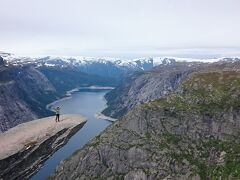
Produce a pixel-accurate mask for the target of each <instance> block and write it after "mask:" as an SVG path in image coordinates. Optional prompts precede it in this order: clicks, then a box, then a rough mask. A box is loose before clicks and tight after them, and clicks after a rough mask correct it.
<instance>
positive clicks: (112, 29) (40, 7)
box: [0, 0, 240, 56]
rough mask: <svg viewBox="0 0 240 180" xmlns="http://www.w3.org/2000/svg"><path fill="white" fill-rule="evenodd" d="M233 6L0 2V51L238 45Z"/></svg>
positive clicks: (239, 26) (155, 0) (137, 0)
mask: <svg viewBox="0 0 240 180" xmlns="http://www.w3.org/2000/svg"><path fill="white" fill-rule="evenodd" d="M239 7H240V1H239V0H196V1H192V0H41V1H37V0H7V1H5V0H0V26H1V27H0V39H1V45H0V50H4V51H11V52H16V53H19V54H52V53H56V54H65V55H71V54H74V55H76V54H77V53H82V54H88V55H90V56H91V55H92V54H96V53H97V54H101V52H105V53H107V52H109V53H112V52H117V53H118V54H120V53H124V52H125V53H127V54H129V53H130V54H131V51H132V52H135V53H137V52H138V53H142V52H143V51H149V52H148V54H150V53H151V51H152V50H151V49H155V50H154V51H156V49H157V50H161V49H162V48H173V49H174V48H176V47H177V48H186V47H238V46H240V23H239V18H240V11H239ZM146 47H147V48H146Z"/></svg>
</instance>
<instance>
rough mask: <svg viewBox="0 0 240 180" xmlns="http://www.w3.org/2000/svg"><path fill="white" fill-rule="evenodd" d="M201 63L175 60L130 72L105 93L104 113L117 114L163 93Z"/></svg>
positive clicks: (170, 89) (119, 115)
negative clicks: (123, 79)
mask: <svg viewBox="0 0 240 180" xmlns="http://www.w3.org/2000/svg"><path fill="white" fill-rule="evenodd" d="M202 65H203V63H191V62H175V63H170V64H167V65H164V64H162V65H159V66H157V67H155V68H153V69H151V70H149V71H144V72H139V73H135V74H134V75H131V76H129V77H128V78H126V79H125V81H124V82H122V83H121V84H120V85H119V86H117V87H116V88H115V89H114V90H112V91H110V92H109V93H107V94H106V95H105V98H106V100H107V105H108V107H107V108H106V109H105V110H104V111H103V114H105V115H107V116H111V117H113V118H119V117H121V116H123V115H124V114H125V113H127V112H128V111H129V110H130V109H132V108H133V107H135V106H137V105H139V104H142V103H146V102H149V101H152V100H155V99H158V98H160V97H162V96H165V95H167V94H169V93H171V92H173V91H174V90H176V89H177V87H178V85H179V84H180V82H181V81H182V80H184V79H185V78H186V77H187V75H188V74H189V73H191V72H193V71H194V70H195V69H199V68H200V66H202Z"/></svg>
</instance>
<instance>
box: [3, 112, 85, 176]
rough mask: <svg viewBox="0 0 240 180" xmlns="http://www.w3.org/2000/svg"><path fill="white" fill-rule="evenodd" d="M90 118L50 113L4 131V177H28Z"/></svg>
mask: <svg viewBox="0 0 240 180" xmlns="http://www.w3.org/2000/svg"><path fill="white" fill-rule="evenodd" d="M85 122H86V119H85V118H84V117H82V116H80V115H69V114H68V115H62V116H61V118H60V122H55V117H54V116H51V117H47V118H42V119H38V120H34V121H30V122H27V123H23V124H20V125H18V126H16V127H14V128H11V129H9V130H8V131H6V132H4V133H2V134H0V147H1V148H0V179H1V178H2V179H16V178H21V177H22V178H28V177H30V176H31V175H32V174H33V173H34V172H35V171H36V170H37V169H39V168H40V167H41V164H42V163H43V162H44V161H45V160H46V159H47V158H48V157H49V156H51V155H52V154H53V153H54V152H55V151H56V150H57V149H59V148H60V147H61V146H63V145H64V144H66V143H67V141H68V140H69V138H70V137H71V136H72V135H74V134H75V133H76V132H77V131H78V130H79V129H80V128H81V127H82V126H83V125H84V124H85Z"/></svg>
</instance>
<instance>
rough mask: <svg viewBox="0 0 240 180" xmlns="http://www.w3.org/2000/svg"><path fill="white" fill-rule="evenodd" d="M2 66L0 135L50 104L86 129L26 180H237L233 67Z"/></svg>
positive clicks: (55, 62)
mask: <svg viewBox="0 0 240 180" xmlns="http://www.w3.org/2000/svg"><path fill="white" fill-rule="evenodd" d="M7 56H9V55H7ZM10 57H11V55H10ZM10 57H8V58H5V59H3V61H2V63H1V65H0V75H1V76H0V82H1V84H0V92H1V95H0V98H1V101H0V107H1V108H0V110H2V113H1V114H0V115H1V117H2V118H1V119H0V120H1V121H0V122H1V131H2V132H5V131H6V130H8V129H10V131H11V128H12V127H14V126H17V125H18V124H21V123H26V122H28V121H32V120H33V119H37V118H40V117H45V116H49V115H52V114H53V113H52V111H51V107H55V106H57V105H60V106H62V113H64V114H65V113H67V114H81V115H83V116H85V117H86V118H87V120H88V121H87V123H86V124H85V125H84V126H83V127H82V128H81V130H78V131H76V132H74V134H72V135H71V136H72V137H71V138H67V140H66V141H65V143H64V144H66V145H65V146H63V147H62V148H60V149H59V150H58V149H56V151H54V152H55V153H54V154H53V153H50V154H51V156H49V155H48V158H46V159H45V160H46V161H45V163H43V162H41V163H40V164H41V165H39V166H38V168H37V169H35V171H34V173H36V172H37V171H38V172H37V173H36V174H35V175H33V174H34V173H30V176H29V177H31V176H32V175H33V176H32V177H31V178H32V179H36V180H37V179H46V178H48V177H49V176H50V179H77V178H80V179H94V178H98V177H102V178H104V179H119V178H120V179H126V180H128V179H129V180H130V179H138V178H142V179H164V178H170V179H208V178H210V179H215V178H218V177H221V178H223V179H228V178H238V177H239V174H240V173H238V171H239V172H240V169H239V166H238V164H239V163H240V161H239V159H238V156H239V152H238V149H239V147H238V146H237V144H238V143H239V142H238V135H239V134H240V131H239V124H240V120H239V107H240V105H239V102H238V100H239V92H240V89H239V77H240V75H239V71H240V64H239V63H240V61H239V59H238V58H222V59H218V60H217V61H216V62H215V60H214V61H213V62H211V61H212V60H209V61H210V62H205V63H204V62H199V61H178V60H175V59H171V58H162V59H160V61H158V62H160V63H158V64H157V65H156V64H155V63H154V59H156V58H152V59H151V58H150V60H147V61H146V59H145V60H143V59H142V60H141V61H140V62H138V61H132V62H133V64H135V65H137V66H135V65H133V64H132V63H130V64H127V66H126V64H124V65H122V64H121V63H120V62H116V61H115V60H111V61H109V60H103V59H101V60H99V59H98V60H96V61H94V60H93V62H91V63H90V61H89V62H88V61H87V62H86V60H81V61H80V60H79V62H78V61H75V60H71V59H64V58H62V59H52V58H50V57H47V58H45V59H41V60H40V59H35V60H33V59H32V60H29V59H21V60H17V59H12V61H10V59H11V58H10ZM30 61H31V63H29V62H30ZM16 62H17V63H16ZM76 62H78V64H76ZM80 62H81V63H82V64H81V63H80ZM146 63H147V64H146ZM50 64H51V65H50ZM119 64H121V65H119ZM143 65H144V68H143ZM98 69H101V71H98ZM103 69H104V70H103ZM116 69H117V70H116ZM94 70H95V71H94ZM102 70H103V71H102ZM29 87H31V88H29ZM61 98H63V99H62V100H60V101H56V100H59V99H61ZM105 100H106V101H105ZM54 101H56V102H54ZM52 102H53V103H52ZM49 103H51V104H49ZM47 104H49V105H48V106H47V108H46V105H47ZM104 119H105V120H104ZM114 121H116V122H114ZM6 132H8V131H6ZM0 162H1V161H0ZM59 163H60V164H59ZM41 166H42V168H40V167H41ZM56 167H57V168H56ZM54 170H55V171H54ZM8 171H9V172H11V170H7V172H8ZM4 176H5V177H7V175H4ZM16 177H17V175H16ZM19 177H20V176H19Z"/></svg>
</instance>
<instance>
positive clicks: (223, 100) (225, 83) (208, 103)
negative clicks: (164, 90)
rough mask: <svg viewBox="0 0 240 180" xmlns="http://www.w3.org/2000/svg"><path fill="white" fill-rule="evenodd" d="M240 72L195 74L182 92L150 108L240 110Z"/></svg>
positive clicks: (208, 111)
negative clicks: (237, 108) (238, 108)
mask: <svg viewBox="0 0 240 180" xmlns="http://www.w3.org/2000/svg"><path fill="white" fill-rule="evenodd" d="M239 96H240V72H236V71H214V72H201V73H195V74H193V75H192V76H191V77H189V78H188V79H187V80H186V81H185V82H183V84H182V86H181V93H176V94H172V95H170V96H167V97H163V98H161V99H159V100H156V101H154V102H152V103H150V104H148V105H146V106H147V107H149V108H154V106H155V107H158V106H161V107H164V108H175V109H179V110H197V111H199V112H201V113H202V112H204V113H209V115H213V113H214V112H218V111H222V110H226V109H229V108H235V107H240V101H239V99H238V97H239Z"/></svg>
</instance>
